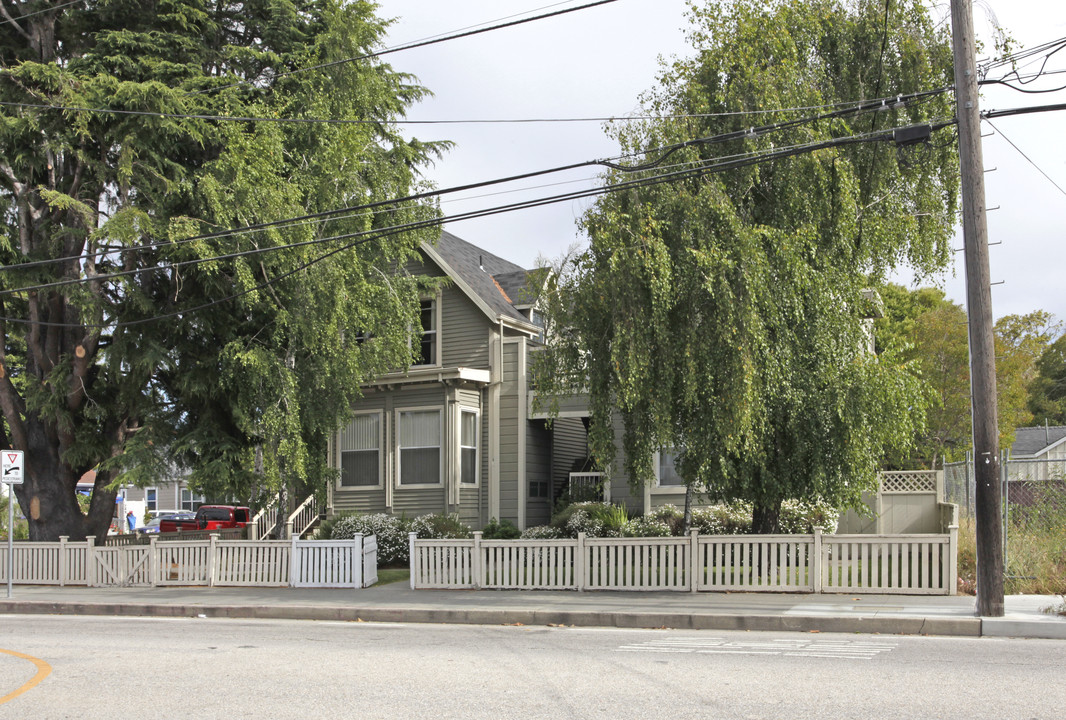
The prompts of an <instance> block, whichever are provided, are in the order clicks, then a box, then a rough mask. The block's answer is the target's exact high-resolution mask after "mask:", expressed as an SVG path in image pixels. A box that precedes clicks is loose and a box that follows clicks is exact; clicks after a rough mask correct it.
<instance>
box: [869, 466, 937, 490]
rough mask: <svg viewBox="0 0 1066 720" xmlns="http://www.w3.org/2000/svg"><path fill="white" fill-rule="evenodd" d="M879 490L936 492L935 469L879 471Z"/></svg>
mask: <svg viewBox="0 0 1066 720" xmlns="http://www.w3.org/2000/svg"><path fill="white" fill-rule="evenodd" d="M881 492H934V493H935V492H936V471H935V470H907V471H902V470H901V471H897V472H883V473H881Z"/></svg>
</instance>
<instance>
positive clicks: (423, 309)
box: [415, 298, 440, 366]
mask: <svg viewBox="0 0 1066 720" xmlns="http://www.w3.org/2000/svg"><path fill="white" fill-rule="evenodd" d="M438 308H439V303H438V302H437V299H436V298H426V299H424V300H421V301H420V302H419V317H420V322H421V325H422V336H421V339H420V341H419V350H418V355H417V360H416V361H415V365H416V366H417V365H439V364H440V363H439V360H440V352H439V350H440V342H439V338H440V333H439V327H438V325H439V323H438V317H437V310H438Z"/></svg>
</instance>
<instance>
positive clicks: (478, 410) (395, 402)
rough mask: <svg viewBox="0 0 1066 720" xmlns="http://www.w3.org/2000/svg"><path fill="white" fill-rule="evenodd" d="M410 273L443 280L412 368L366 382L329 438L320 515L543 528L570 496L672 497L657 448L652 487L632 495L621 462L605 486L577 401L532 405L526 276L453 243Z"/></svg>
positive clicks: (534, 340) (537, 325) (428, 309)
mask: <svg viewBox="0 0 1066 720" xmlns="http://www.w3.org/2000/svg"><path fill="white" fill-rule="evenodd" d="M408 269H409V270H410V271H411V272H417V273H422V274H426V275H431V276H446V277H447V278H448V280H449V282H447V283H445V284H444V285H443V287H442V288H441V289H440V290H439V291H438V292H437V293H436V295H434V296H432V297H426V298H423V299H422V339H421V340H422V342H421V350H422V352H421V362H419V363H418V364H415V365H412V366H411V367H410V368H409V369H408V370H407V371H404V372H396V373H390V374H387V375H383V376H381V377H379V378H377V379H376V380H375V381H374V382H373V383H370V384H368V385H367V386H365V387H364V388H363V398H362V399H361V400H360V401H359V402H358V403H357V404H356V405H355V407H354V408H353V412H354V417H353V419H352V421H351V422H350V423H349V424H348V425H347V427H344V428H342V429H341V430H339V431H338V432H337V434H336V436H335V437H334V438H333V441H332V442H331V444H330V449H329V456H330V465H331V467H334V468H337V469H339V470H340V473H339V477H338V480H337V481H336V482H335V483H334V484H333V486H332V487H331V488H330V494H329V498H328V505H329V512H330V514H337V513H342V512H348V511H359V512H385V513H390V514H393V515H405V516H406V517H409V518H410V517H414V516H416V515H421V514H424V513H431V512H432V513H457V514H458V515H459V518H460V519H461V520H462V521H463V522H465V523H466V524H468V525H470V526H471V527H474V528H480V527H483V526H484V525H485V524H486V523H487V522H488V521H489V520H490V519H492V518H497V519H500V520H504V519H506V520H510V521H511V522H513V523H514V524H515V525H517V526H518V527H519V528H526V527H531V526H534V525H540V524H544V523H547V522H548V520H549V519H550V516H551V511H552V507H553V504H554V501H555V500H556V499H557V498H558V497H560V496H561V495H563V494H564V493H569V494H570V495H571V497H576V498H579V499H593V498H603V499H606V500H610V501H611V502H615V503H619V504H624V505H625V506H626V507H627V508H628V509H629V511H630V512H631V513H643V512H645V511H646V510H648V509H651V508H654V507H657V506H659V505H662V504H664V503H668V502H673V503H683V502H684V485H683V484H682V482H681V480H680V478H679V477H678V476H677V474H676V473H675V472H674V471H673V462H672V457H671V456H670V455H669V454H667V453H664V454H663V455H662V457H660V461H659V462H658V463H656V466H657V468H658V473H657V477H656V479H655V481H654V483H651V484H649V485H647V486H645V487H644V488H643V490H642V491H641V490H638V491H633V490H632V489H631V488H630V487H629V479H628V477H627V476H626V474H625V472H624V465H623V463H622V462H621V458H618V459H617V460H616V461H615V462H614V463H613V467H614V473H613V476H612V479H611V481H610V483H609V484H608V485H607V486H604V479H603V475H602V474H601V473H599V472H595V471H592V470H590V468H589V467H588V463H587V456H588V447H587V434H586V422H587V418H588V416H589V411H588V404H587V401H586V399H585V398H582V397H577V398H572V399H570V400H569V401H564V402H562V403H561V406H560V408H559V411H558V414H557V416H556V417H555V418H554V420H552V421H550V422H549V418H548V415H547V413H544V412H535V411H534V394H535V393H534V391H533V389H532V384H531V381H530V375H529V366H530V353H532V352H535V351H536V350H537V348H539V347H540V346H541V344H542V329H543V326H542V323H541V321H540V318H539V316H538V314H537V308H536V302H535V300H536V290H537V283H536V278H537V277H538V275H539V273H541V272H544V271H542V270H541V271H536V270H534V271H531V270H527V269H524V268H521V267H519V266H518V265H515V264H514V263H511V262H508V261H507V260H504V259H502V258H500V257H497V256H496V255H493V254H492V253H489V252H487V251H485V250H482V249H481V248H478V247H476V246H474V245H471V244H470V243H468V242H466V241H464V240H461V239H460V238H458V237H456V236H454V235H452V234H450V233H447V232H443V233H441V237H440V239H439V241H438V242H436V243H433V244H429V243H426V244H423V246H422V248H421V266H419V267H410V268H408Z"/></svg>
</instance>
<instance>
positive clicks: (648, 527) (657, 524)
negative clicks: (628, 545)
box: [622, 517, 670, 537]
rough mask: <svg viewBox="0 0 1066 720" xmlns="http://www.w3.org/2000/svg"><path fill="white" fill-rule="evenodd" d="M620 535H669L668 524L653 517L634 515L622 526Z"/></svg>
mask: <svg viewBox="0 0 1066 720" xmlns="http://www.w3.org/2000/svg"><path fill="white" fill-rule="evenodd" d="M622 537H670V526H669V525H667V524H666V523H665V522H663V521H662V520H656V519H655V518H653V517H635V518H633V519H631V520H627V521H626V524H625V525H623V526H622Z"/></svg>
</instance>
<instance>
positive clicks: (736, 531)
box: [692, 502, 751, 535]
mask: <svg viewBox="0 0 1066 720" xmlns="http://www.w3.org/2000/svg"><path fill="white" fill-rule="evenodd" d="M692 529H693V530H696V531H697V532H699V534H700V535H747V534H750V533H751V503H748V502H735V503H730V504H729V505H711V506H710V507H705V508H696V509H695V510H693V511H692Z"/></svg>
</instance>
